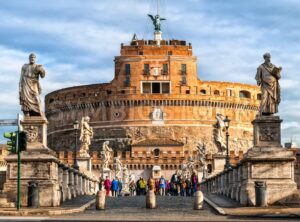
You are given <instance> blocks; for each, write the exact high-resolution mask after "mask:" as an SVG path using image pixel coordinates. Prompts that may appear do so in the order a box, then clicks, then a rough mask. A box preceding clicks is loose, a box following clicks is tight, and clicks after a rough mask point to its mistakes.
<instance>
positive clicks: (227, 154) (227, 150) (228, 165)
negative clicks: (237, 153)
mask: <svg viewBox="0 0 300 222" xmlns="http://www.w3.org/2000/svg"><path fill="white" fill-rule="evenodd" d="M229 123H230V119H228V116H226V118H225V119H224V124H225V128H226V160H225V161H226V162H225V169H229V168H231V165H230V159H229V132H228V129H229Z"/></svg>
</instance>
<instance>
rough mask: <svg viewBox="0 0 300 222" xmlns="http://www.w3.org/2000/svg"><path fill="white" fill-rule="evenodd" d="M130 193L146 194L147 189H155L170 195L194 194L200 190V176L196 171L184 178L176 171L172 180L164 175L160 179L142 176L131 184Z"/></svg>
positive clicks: (161, 193) (162, 193)
mask: <svg viewBox="0 0 300 222" xmlns="http://www.w3.org/2000/svg"><path fill="white" fill-rule="evenodd" d="M129 190H130V195H131V196H133V195H135V194H136V195H137V196H139V195H146V193H147V190H153V191H154V192H155V194H156V195H161V196H164V195H169V196H179V195H180V196H193V195H194V193H195V192H196V191H197V190H199V183H198V177H197V175H196V174H195V173H193V174H192V175H191V177H189V178H186V179H184V178H183V177H182V176H181V175H179V174H178V172H176V173H174V174H173V175H172V177H171V180H166V179H165V178H164V177H163V176H161V178H159V179H153V178H152V177H150V178H149V179H148V180H147V181H146V180H145V179H144V178H143V177H140V178H139V179H138V180H137V181H136V182H134V181H131V182H130V184H129Z"/></svg>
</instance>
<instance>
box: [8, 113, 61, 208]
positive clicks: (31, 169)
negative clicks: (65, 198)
mask: <svg viewBox="0 0 300 222" xmlns="http://www.w3.org/2000/svg"><path fill="white" fill-rule="evenodd" d="M47 123H48V122H47V119H46V118H45V117H41V116H33V117H31V116H30V117H27V116H25V117H24V120H22V121H21V130H23V131H25V132H26V133H27V151H24V152H22V153H21V206H27V202H28V183H29V182H36V183H37V184H38V187H39V206H41V207H50V206H59V205H60V198H61V194H60V187H59V178H58V162H59V160H58V159H57V158H56V156H55V155H56V154H55V152H54V151H52V150H50V149H48V148H47V135H46V134H47ZM17 160H18V158H17V155H9V156H7V157H6V162H7V176H6V182H5V184H4V193H5V194H6V195H7V196H8V198H9V199H10V200H12V201H16V196H17V194H16V193H17V165H18V163H17Z"/></svg>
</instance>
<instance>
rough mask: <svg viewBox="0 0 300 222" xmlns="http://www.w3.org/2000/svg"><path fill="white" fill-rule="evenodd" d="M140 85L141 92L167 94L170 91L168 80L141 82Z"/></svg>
mask: <svg viewBox="0 0 300 222" xmlns="http://www.w3.org/2000/svg"><path fill="white" fill-rule="evenodd" d="M141 87H142V89H141V93H143V94H149V93H154V94H159V93H162V94H169V93H170V92H171V89H170V82H143V83H142V86H141Z"/></svg>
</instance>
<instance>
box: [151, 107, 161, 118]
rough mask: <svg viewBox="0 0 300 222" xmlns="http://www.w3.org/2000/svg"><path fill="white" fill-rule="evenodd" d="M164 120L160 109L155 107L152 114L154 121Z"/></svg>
mask: <svg viewBox="0 0 300 222" xmlns="http://www.w3.org/2000/svg"><path fill="white" fill-rule="evenodd" d="M163 119H164V113H163V111H162V110H161V108H159V107H155V108H154V110H153V112H152V120H154V121H162V120H163Z"/></svg>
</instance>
